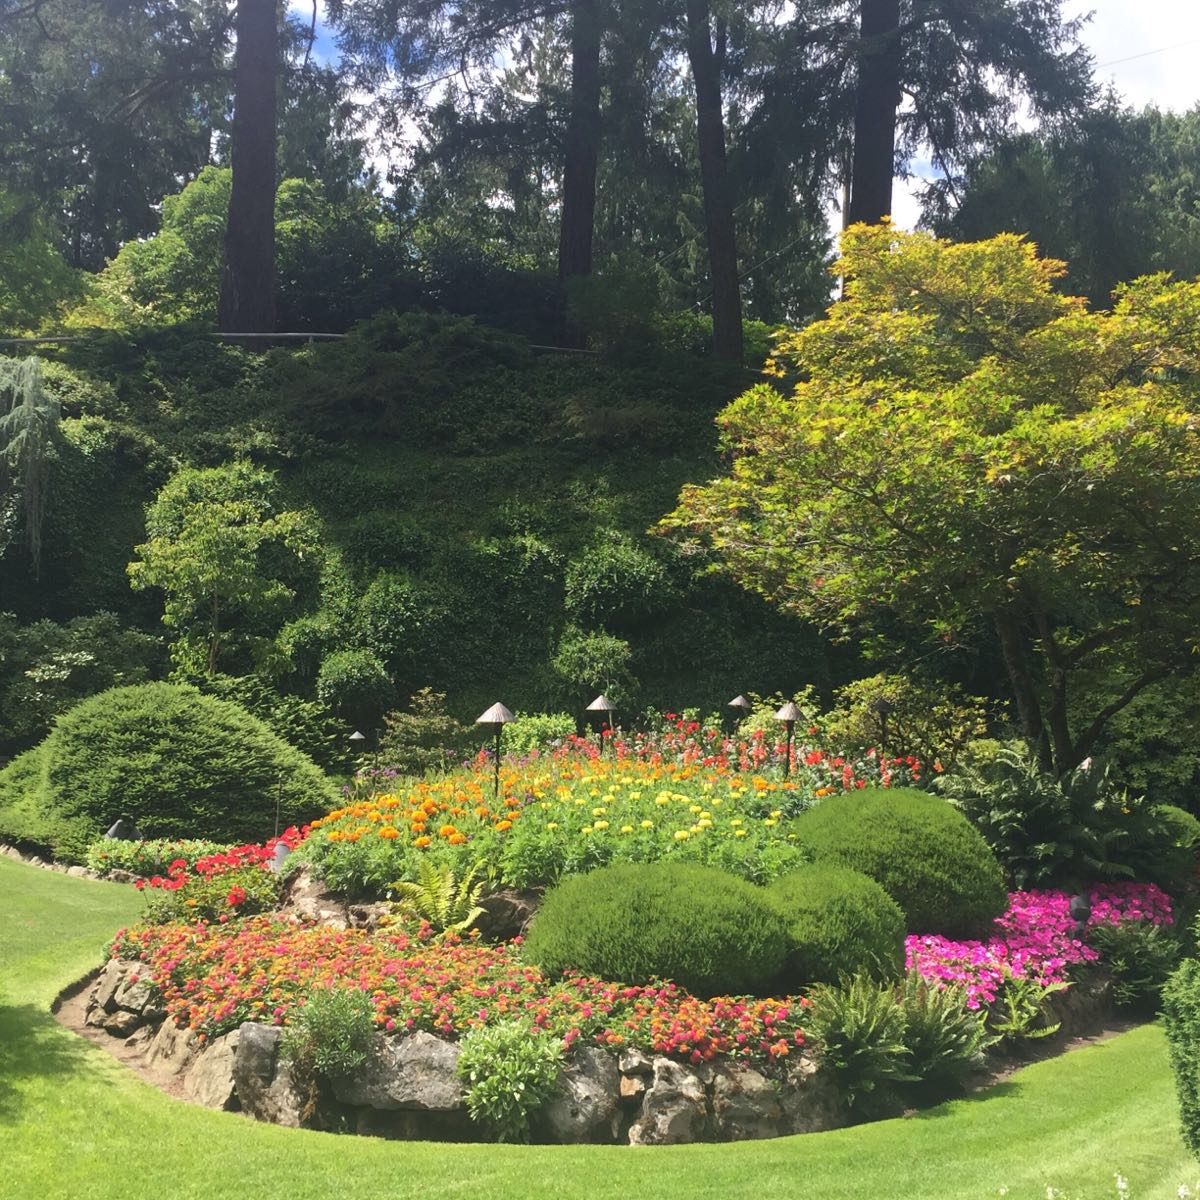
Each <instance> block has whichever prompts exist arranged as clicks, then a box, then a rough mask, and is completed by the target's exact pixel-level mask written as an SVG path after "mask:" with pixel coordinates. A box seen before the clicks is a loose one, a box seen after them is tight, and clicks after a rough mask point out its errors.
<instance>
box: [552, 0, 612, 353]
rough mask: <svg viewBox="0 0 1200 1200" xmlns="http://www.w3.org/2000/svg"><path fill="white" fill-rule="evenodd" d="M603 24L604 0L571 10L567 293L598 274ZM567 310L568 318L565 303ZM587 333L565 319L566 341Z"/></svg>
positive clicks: (561, 245) (561, 253)
mask: <svg viewBox="0 0 1200 1200" xmlns="http://www.w3.org/2000/svg"><path fill="white" fill-rule="evenodd" d="M600 26H601V22H600V6H599V0H575V3H574V4H573V6H572V9H571V111H570V114H569V116H568V118H567V145H566V154H565V156H564V161H563V183H562V223H561V225H560V226H559V231H558V282H559V286H560V287H561V288H563V289H564V292H565V288H566V284H567V281H568V280H570V279H574V278H576V277H578V276H581V275H590V274H591V273H592V236H593V231H594V227H595V219H596V165H597V163H598V161H599V158H600ZM563 311H564V314H565V311H566V309H565V305H564V310H563ZM583 335H584V331H583V330H581V329H578V328H575V327H573V326H572V325H571V324H570V323H569V322H567V321H566V318H565V316H564V327H563V338H564V341H565V342H567V343H568V344H572V345H579V344H582V341H583Z"/></svg>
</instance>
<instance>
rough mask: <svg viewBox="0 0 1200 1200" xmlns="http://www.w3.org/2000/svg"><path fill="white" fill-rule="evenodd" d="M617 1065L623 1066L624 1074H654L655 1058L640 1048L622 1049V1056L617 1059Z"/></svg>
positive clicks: (622, 1071)
mask: <svg viewBox="0 0 1200 1200" xmlns="http://www.w3.org/2000/svg"><path fill="white" fill-rule="evenodd" d="M617 1066H619V1067H620V1068H621V1074H622V1075H653V1074H654V1060H653V1059H652V1058H651V1057H650V1056H649V1055H648V1054H643V1053H642V1052H641V1051H640V1050H634V1049H629V1050H622V1051H621V1057H620V1058H619V1059H617Z"/></svg>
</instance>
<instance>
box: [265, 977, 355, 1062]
mask: <svg viewBox="0 0 1200 1200" xmlns="http://www.w3.org/2000/svg"><path fill="white" fill-rule="evenodd" d="M374 1032H375V1006H374V1005H373V1004H372V1003H371V997H370V996H368V995H367V994H366V992H360V991H358V990H357V989H354V988H339V987H331V988H317V989H316V990H314V991H312V992H310V993H309V996H308V999H307V1000H306V1001H305V1003H304V1006H303V1007H302V1008H300V1009H298V1010H297V1009H293V1010H292V1013H291V1014H290V1016H289V1019H288V1025H287V1028H286V1029H285V1030H284V1033H283V1041H282V1043H281V1044H280V1052H281V1053H282V1055H283V1057H284V1059H285V1060H286V1061H287V1062H290V1063H292V1064H293V1065H294V1066H296V1067H297V1068H298V1069H299V1071H300V1073H301V1074H302V1075H308V1076H311V1075H312V1074H313V1073H314V1072H316V1073H317V1074H319V1075H351V1074H353V1073H354V1072H355V1071H357V1070H358V1069H359V1067H361V1066H362V1065H363V1064H364V1063H365V1062H366V1061H367V1055H368V1054H369V1053H370V1050H371V1035H372V1034H373V1033H374Z"/></svg>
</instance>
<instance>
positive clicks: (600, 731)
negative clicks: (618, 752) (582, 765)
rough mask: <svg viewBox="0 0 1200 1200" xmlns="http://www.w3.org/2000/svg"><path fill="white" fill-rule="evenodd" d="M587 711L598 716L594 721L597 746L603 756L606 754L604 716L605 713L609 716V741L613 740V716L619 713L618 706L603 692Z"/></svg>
mask: <svg viewBox="0 0 1200 1200" xmlns="http://www.w3.org/2000/svg"><path fill="white" fill-rule="evenodd" d="M587 711H588V712H590V713H595V714H596V716H595V718H594V720H595V722H596V744H597V745H598V746H599V747H600V753H601V754H603V753H604V720H605V716H604V714H605V713H607V714H608V736H609V740H611V739H612V731H613V716H612V715H613V713H615V712H616V711H617V706H616V705H615V704H614V703H613V702H612V701H611V700H610V699H609V698H608V697H607V696H606V695H604V694H603V692H602V693H601V694H600V695H599V696H597V697H596V698H595V700H593V701H592V702H591V704H589V705H588V706H587Z"/></svg>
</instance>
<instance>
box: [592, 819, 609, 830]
mask: <svg viewBox="0 0 1200 1200" xmlns="http://www.w3.org/2000/svg"><path fill="white" fill-rule="evenodd" d="M593 828H595V829H607V828H608V822H607V821H597V822H596V824H595V826H594V827H593Z"/></svg>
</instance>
